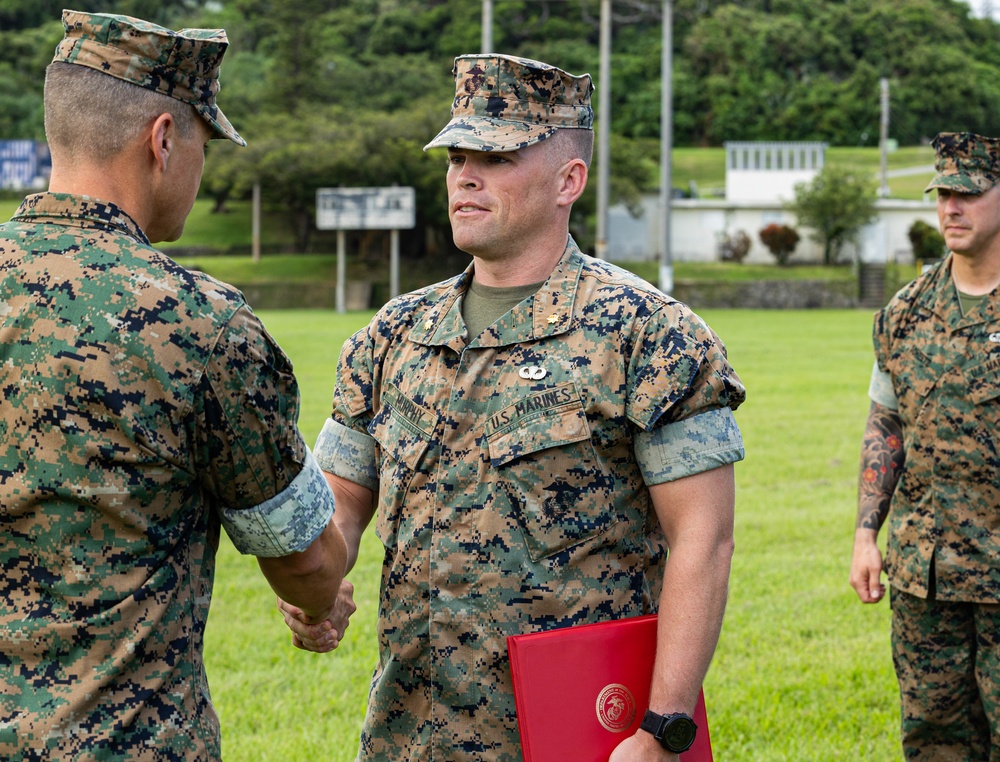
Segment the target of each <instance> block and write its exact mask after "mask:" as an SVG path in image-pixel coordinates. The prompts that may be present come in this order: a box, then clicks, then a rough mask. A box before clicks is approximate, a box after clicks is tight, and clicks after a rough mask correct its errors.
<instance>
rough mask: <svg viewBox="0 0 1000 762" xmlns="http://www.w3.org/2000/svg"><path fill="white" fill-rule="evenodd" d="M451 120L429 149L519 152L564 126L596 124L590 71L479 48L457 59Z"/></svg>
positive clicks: (425, 148) (581, 127)
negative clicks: (576, 72)
mask: <svg viewBox="0 0 1000 762" xmlns="http://www.w3.org/2000/svg"><path fill="white" fill-rule="evenodd" d="M453 72H454V74H455V83H456V94H455V100H454V102H453V103H452V106H451V117H452V118H451V121H450V122H448V124H447V126H446V127H445V128H444V129H443V130H441V132H440V133H438V135H437V137H435V138H434V139H433V140H432V141H431V142H430V143H428V144H427V145H426V146H424V150H425V151H426V150H427V149H428V148H437V147H442V146H443V147H447V148H468V149H471V150H473V151H514V150H517V149H518V148H524V147H525V146H529V145H532V144H533V143H537V142H538V141H540V140H544V139H545V138H547V137H549V136H550V135H552V134H553V133H554V132H555V131H556V130H559V129H566V128H569V129H582V130H590V129H593V125H594V110H593V109H592V108H591V107H590V94H591V93H592V92H593V90H594V85H593V83H592V82H591V80H590V75H589V74H583V75H580V76H574V75H572V74H567V73H566V72H564V71H563V70H562V69H557V68H556V67H555V66H550V65H548V64H545V63H541V62H540V61H532V60H531V59H528V58H516V57H514V56H505V55H495V54H492V53H480V54H477V55H467V56H459V57H458V58H456V59H455V68H454V69H453Z"/></svg>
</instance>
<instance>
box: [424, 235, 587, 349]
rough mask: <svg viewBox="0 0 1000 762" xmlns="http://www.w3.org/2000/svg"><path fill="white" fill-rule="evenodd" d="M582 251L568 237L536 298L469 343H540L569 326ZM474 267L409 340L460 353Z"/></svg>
mask: <svg viewBox="0 0 1000 762" xmlns="http://www.w3.org/2000/svg"><path fill="white" fill-rule="evenodd" d="M582 257H583V255H582V254H581V252H580V248H579V247H578V246H577V245H576V241H574V240H573V238H572V236H570V237H569V238H568V240H567V242H566V249H565V251H563V255H562V257H560V259H559V261H558V262H557V263H556V266H555V267H554V268H553V270H552V272H551V273H550V274H549V277H548V278H547V279H546V280H545V282H544V283H543V284H542V285H541V287H539V289H538V291H536V292H535V294H534V296H532V297H530V298H527V299H525V300H524V301H522V302H521V303H520V304H518V305H517V306H515V307H514V309H512V310H511V311H510V312H508V313H507V314H506V315H504V316H503V317H502V318H500V319H499V320H498V321H497V322H496V323H495V324H493V325H492V326H491V327H490V328H488V329H487V330H486V331H484V332H483V333H482V335H480V336H478V337H477V338H476V340H475V341H474V342H472V343H471V344H469V346H473V347H498V346H505V345H508V344H519V343H521V342H525V341H536V340H538V339H542V338H545V337H547V336H556V335H558V334H560V333H565V332H566V331H568V330H569V328H570V326H571V325H572V322H573V304H574V300H575V297H576V289H577V284H578V283H579V280H580V272H581V270H582V268H583V259H582ZM472 270H473V266H472V265H471V264H470V265H469V267H468V268H466V270H465V272H463V273H462V274H461V275H459V276H458V277H457V278H454V279H453V280H452V281H451V282H450V284H449V286H450V288H449V290H448V292H447V293H446V294H445V295H444V298H442V299H440V300H439V301H437V302H435V303H434V304H432V305H431V306H430V307H429V308H428V309H427V311H426V312H424V314H423V315H422V316H421V318H420V319H419V320H418V321H417V323H416V325H415V326H414V328H413V330H412V331H411V332H410V338H411V339H412V340H413V341H415V342H417V343H418V344H425V345H429V346H440V345H447V346H450V347H452V348H453V349H455V350H456V351H457V352H461V351H462V350H463V349H464V348H465V346H466V342H467V341H468V338H467V336H466V330H465V322H464V321H463V320H462V297H463V296H464V295H465V292H466V290H467V289H468V287H469V283H471V282H472Z"/></svg>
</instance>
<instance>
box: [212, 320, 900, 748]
mask: <svg viewBox="0 0 1000 762" xmlns="http://www.w3.org/2000/svg"><path fill="white" fill-rule="evenodd" d="M263 317H264V320H265V322H266V324H267V326H268V328H269V329H270V331H271V332H272V333H273V334H274V336H275V337H276V338H277V339H278V341H279V342H280V343H281V344H282V346H283V347H284V348H285V350H286V351H287V352H288V354H289V355H290V356H291V358H292V360H293V362H294V364H295V368H296V373H297V375H298V377H299V380H300V385H301V391H302V395H303V407H302V416H301V420H300V424H301V427H302V429H303V432H304V433H305V436H306V439H307V441H309V442H310V443H311V442H312V441H314V440H315V437H316V434H317V433H318V431H319V428H320V426H321V425H322V421H323V419H324V418H325V417H326V415H327V414H328V412H329V400H330V396H331V393H332V389H333V382H334V373H335V362H336V357H337V353H338V352H339V350H340V346H341V344H342V343H343V341H344V339H345V338H346V337H347V336H348V335H349V334H350V333H351V332H352V331H353V330H355V329H356V328H358V327H360V326H361V325H363V324H364V322H365V321H366V320H367V318H368V313H349V314H347V315H336V314H334V313H330V312H296V311H291V312H265V313H264V314H263ZM704 317H705V318H706V319H707V320H708V321H709V322H710V324H711V325H712V326H713V327H714V328H715V330H716V331H717V332H718V333H719V335H720V336H721V337H722V338H723V340H724V341H725V342H726V344H727V346H728V347H729V354H730V358H731V360H732V361H733V364H734V366H735V367H736V368H737V370H738V371H739V373H740V375H741V376H742V378H743V380H744V382H745V384H746V386H747V388H748V390H749V396H748V401H747V402H746V404H745V405H744V406H743V407H742V408H740V410H739V412H738V413H737V419H738V421H739V423H740V427H741V429H742V430H743V434H744V438H745V440H746V447H747V459H746V460H745V461H744V462H743V463H741V464H739V465H738V466H737V482H738V493H737V527H736V541H737V551H736V557H735V560H734V566H733V575H732V585H731V595H730V602H729V609H728V613H727V618H726V623H725V626H724V628H723V635H722V639H721V642H720V644H719V649H718V651H717V653H716V658H715V661H714V663H713V666H712V669H711V671H710V672H709V676H708V680H707V682H706V686H705V692H706V698H707V703H708V710H709V721H710V725H711V732H712V739H713V746H714V750H715V756H716V758H717V759H719V760H723V761H727V762H728V761H729V760H740V762H778V761H779V760H780V761H784V762H808V761H810V760H815V762H833V761H835V760H845V761H846V760H851V761H854V760H878V761H879V762H893V761H894V760H899V759H901V755H900V753H899V751H898V741H897V724H898V699H897V693H896V685H895V679H894V677H893V674H892V664H891V658H890V654H889V609H888V606H887V605H886V604H880V605H877V606H870V607H864V606H862V605H861V604H860V603H859V602H858V601H857V599H856V596H855V594H854V592H853V591H852V590H851V588H850V587H849V586H848V584H847V575H848V566H849V563H850V553H851V542H852V538H853V526H854V505H855V482H856V474H857V461H858V455H859V452H860V440H861V434H862V431H863V428H864V420H865V414H866V411H867V407H868V403H867V399H866V389H867V384H868V374H869V371H870V368H871V361H872V360H871V357H872V355H871V345H870V341H869V335H870V325H871V317H870V315H869V314H868V313H866V312H863V311H836V312H834V311H803V312H781V311H754V312H751V311H742V310H732V311H726V310H720V311H705V312H704ZM380 562H381V548H380V546H379V544H378V541H377V540H376V539H375V538H374V535H373V534H372V533H368V534H367V535H366V538H365V542H364V543H363V546H362V553H361V558H360V561H359V564H358V567H357V568H356V570H355V571H354V572H353V573H352V575H351V577H352V579H353V581H354V583H355V585H356V586H357V588H358V592H357V596H356V597H357V600H358V605H359V609H358V612H357V614H356V615H355V617H354V619H353V621H352V624H351V626H350V628H349V629H348V632H347V636H346V639H345V642H344V643H343V645H342V647H341V648H340V649H339V650H338V651H337V652H335V653H334V654H329V655H316V654H308V653H304V652H300V651H296V650H295V649H293V648H292V647H291V645H290V643H289V637H288V635H287V633H286V630H285V628H284V625H283V624H282V622H281V619H280V617H279V616H278V614H277V612H276V610H275V609H274V605H273V596H272V595H271V594H270V592H269V590H268V588H267V585H266V583H265V582H264V581H263V578H262V577H261V575H260V574H259V572H258V571H257V569H256V563H255V562H254V561H253V559H247V558H244V557H240V556H239V555H238V554H236V553H235V551H233V549H232V547H231V546H230V545H229V544H228V542H227V541H224V543H223V547H222V550H221V553H220V560H219V570H218V575H217V586H216V596H215V599H214V602H213V604H212V613H211V616H210V618H209V631H208V642H207V654H208V657H207V662H208V671H209V679H210V681H211V684H212V693H213V697H214V699H215V702H216V705H217V708H218V710H219V712H220V715H221V719H222V727H223V748H224V750H225V756H226V758H227V759H230V760H239V762H258V761H260V762H263V761H268V762H279V761H280V762H299V761H301V762H306V761H307V760H309V761H311V760H315V759H324V760H329V761H330V762H348V760H352V759H353V757H354V753H355V751H356V748H357V738H358V730H359V726H360V722H361V718H362V715H363V711H364V705H365V700H366V694H367V688H368V680H369V677H370V675H371V670H372V667H373V666H374V664H375V661H376V648H375V635H374V621H375V606H376V600H377V588H378V579H379V566H380Z"/></svg>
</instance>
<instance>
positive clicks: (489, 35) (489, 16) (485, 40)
mask: <svg viewBox="0 0 1000 762" xmlns="http://www.w3.org/2000/svg"><path fill="white" fill-rule="evenodd" d="M482 27H483V30H482V35H483V36H482V43H481V45H480V47H481V50H480V51H479V52H480V53H492V52H493V0H483V24H482Z"/></svg>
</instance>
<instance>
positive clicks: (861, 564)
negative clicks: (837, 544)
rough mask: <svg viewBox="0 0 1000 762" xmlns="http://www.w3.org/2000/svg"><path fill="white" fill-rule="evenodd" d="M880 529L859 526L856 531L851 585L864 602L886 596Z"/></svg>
mask: <svg viewBox="0 0 1000 762" xmlns="http://www.w3.org/2000/svg"><path fill="white" fill-rule="evenodd" d="M877 537H878V531H877V530H874V529H864V528H859V529H856V530H855V532H854V555H853V557H852V558H851V578H850V579H851V587H853V588H854V590H855V592H857V594H858V598H860V599H861V602H862V603H878V602H879V601H880V600H882V598H883V597H884V596H885V585H883V584H882V581H881V575H882V567H883V564H882V551H880V550H879V548H878V544H877V542H876V538H877Z"/></svg>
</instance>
